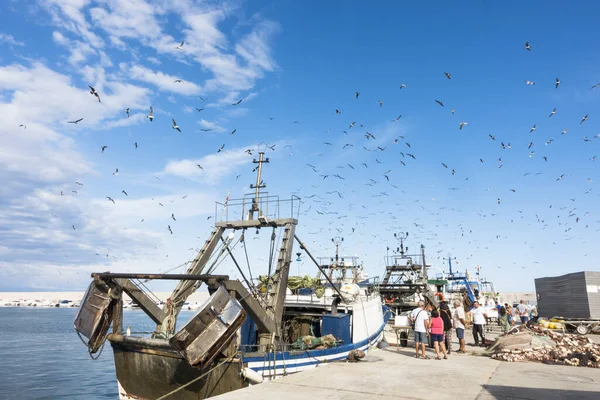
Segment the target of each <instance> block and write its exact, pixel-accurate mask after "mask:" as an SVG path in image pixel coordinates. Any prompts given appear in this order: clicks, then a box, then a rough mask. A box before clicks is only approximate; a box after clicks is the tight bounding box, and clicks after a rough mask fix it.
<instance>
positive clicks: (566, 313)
mask: <svg viewBox="0 0 600 400" xmlns="http://www.w3.org/2000/svg"><path fill="white" fill-rule="evenodd" d="M535 291H536V294H537V304H538V314H539V315H540V316H542V317H555V316H557V317H558V316H559V317H564V318H567V319H573V318H583V319H590V318H591V319H597V318H600V272H593V271H582V272H574V273H571V274H566V275H562V276H556V277H546V278H538V279H536V280H535Z"/></svg>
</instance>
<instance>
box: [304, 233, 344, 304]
mask: <svg viewBox="0 0 600 400" xmlns="http://www.w3.org/2000/svg"><path fill="white" fill-rule="evenodd" d="M294 238H295V239H296V241H297V242H298V244H299V245H300V249H301V250H304V251H305V252H306V254H307V255H308V257H309V258H310V259H311V260H312V261H313V262H314V263H315V265H316V266H317V268H319V271H321V272H322V273H323V275H325V279H327V282H329V284H330V285H331V287H332V288H333V290H335V291H336V292H337V294H338V295H339V296H340V298H341V299H342V300H344V303H348V302H347V301H346V299H345V298H344V296H343V295H342V293H341V292H340V291H339V289H338V288H337V287H336V286H335V285H334V284H333V282H332V281H331V279H330V278H329V277H328V276H327V274H326V273H325V271H323V268H321V266H320V265H319V263H318V262H317V260H315V258H314V257H313V255H312V254H310V252H309V251H308V249H307V248H306V246H305V245H304V243H302V241H301V240H300V238H299V237H298V236H297V235H294Z"/></svg>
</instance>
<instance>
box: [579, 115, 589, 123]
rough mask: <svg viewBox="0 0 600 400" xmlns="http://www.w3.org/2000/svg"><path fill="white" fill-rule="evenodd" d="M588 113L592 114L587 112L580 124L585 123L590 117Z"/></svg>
mask: <svg viewBox="0 0 600 400" xmlns="http://www.w3.org/2000/svg"><path fill="white" fill-rule="evenodd" d="M588 115H590V114H585V117H583V118H581V122H580V123H579V125H581V124H583V123H584V122H585V121H587V119H588Z"/></svg>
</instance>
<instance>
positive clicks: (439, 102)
mask: <svg viewBox="0 0 600 400" xmlns="http://www.w3.org/2000/svg"><path fill="white" fill-rule="evenodd" d="M435 102H436V103H438V104H439V105H440V106H442V107H444V103H442V102H441V101H439V100H436V101H435Z"/></svg>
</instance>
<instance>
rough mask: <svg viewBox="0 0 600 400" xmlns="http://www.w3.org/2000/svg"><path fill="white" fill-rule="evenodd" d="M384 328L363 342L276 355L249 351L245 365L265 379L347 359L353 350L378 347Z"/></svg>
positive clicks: (366, 350)
mask: <svg viewBox="0 0 600 400" xmlns="http://www.w3.org/2000/svg"><path fill="white" fill-rule="evenodd" d="M383 328H384V325H382V326H381V328H379V329H378V330H377V332H375V333H374V334H373V335H371V336H370V337H369V338H367V339H365V340H363V341H361V342H358V343H351V344H348V345H344V346H339V347H331V348H328V349H324V350H306V351H293V352H291V351H290V352H288V351H285V352H277V353H275V355H273V354H269V353H267V354H266V355H260V356H255V355H254V354H249V353H247V354H245V355H244V356H243V357H244V365H246V366H247V367H248V368H251V369H252V370H254V371H256V372H257V373H258V374H260V375H262V377H263V379H264V380H271V379H276V378H279V377H281V376H285V375H288V374H293V373H296V372H301V371H306V370H309V369H312V368H315V367H317V366H318V365H319V364H326V363H328V362H332V361H339V360H345V359H346V358H347V357H348V353H350V352H351V351H352V350H362V351H364V352H365V353H368V351H369V349H370V348H373V347H376V346H377V345H378V344H379V342H381V341H382V340H383Z"/></svg>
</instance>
